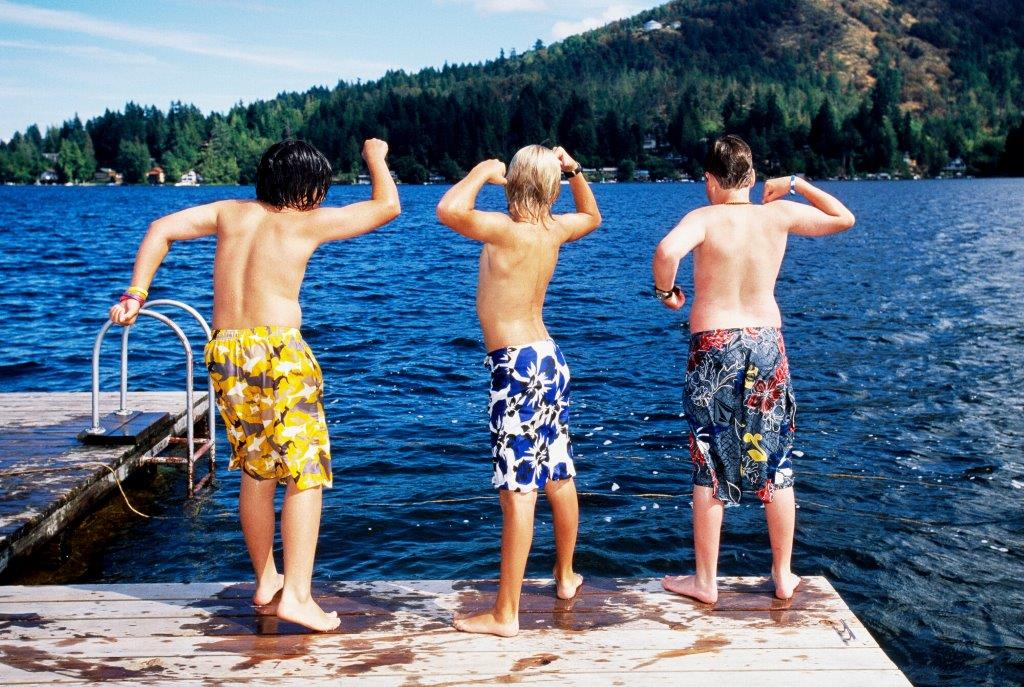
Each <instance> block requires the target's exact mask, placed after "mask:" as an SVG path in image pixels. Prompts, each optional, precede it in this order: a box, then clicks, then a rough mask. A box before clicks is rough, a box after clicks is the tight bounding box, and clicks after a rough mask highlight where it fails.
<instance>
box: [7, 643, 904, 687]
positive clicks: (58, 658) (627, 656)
mask: <svg viewBox="0 0 1024 687" xmlns="http://www.w3.org/2000/svg"><path fill="white" fill-rule="evenodd" d="M214 650H215V651H216V647H215V648H214ZM310 658H313V659H314V660H309V659H310ZM442 663H443V665H444V670H445V671H446V672H450V673H454V674H456V675H461V676H463V677H464V678H473V677H476V678H481V679H492V680H493V679H500V677H501V676H505V675H513V674H515V673H516V672H523V671H524V670H525V667H526V666H528V667H535V668H538V669H546V670H551V671H558V672H560V673H564V674H567V675H576V674H579V673H591V674H595V673H596V674H600V673H617V674H632V675H642V674H643V673H645V672H674V673H688V672H691V671H715V670H716V669H718V670H722V669H726V670H729V671H734V672H747V671H751V670H758V669H761V670H768V671H771V672H775V673H782V674H785V673H786V672H787V671H788V670H789V669H790V667H791V666H795V665H799V666H800V669H801V670H806V671H821V670H855V671H859V670H887V669H890V667H891V663H889V660H888V659H887V658H886V657H885V655H884V654H882V653H881V652H879V651H877V650H874V649H807V650H798V651H794V650H792V649H771V648H769V649H749V648H743V649H730V648H729V647H728V640H727V639H725V638H724V637H721V636H718V635H713V636H710V637H697V638H691V641H690V642H688V643H685V644H683V645H682V646H680V647H679V648H677V649H673V650H670V651H662V652H656V653H655V652H650V651H646V650H620V651H617V652H615V653H614V654H606V653H602V652H595V651H588V650H582V651H578V650H572V649H565V648H563V647H561V646H551V647H548V648H547V650H544V649H543V648H541V647H534V648H533V649H532V650H531V652H530V653H529V654H528V655H527V656H523V653H522V652H519V651H501V650H498V651H484V652H458V653H456V652H451V651H449V650H448V647H446V646H443V645H441V646H436V645H433V644H431V643H429V642H423V641H412V639H410V641H409V642H408V643H407V644H406V645H404V646H403V645H401V644H398V645H392V646H391V647H388V648H385V649H382V650H372V649H363V648H359V647H355V648H351V649H347V650H343V649H340V648H339V649H338V650H337V651H336V652H333V653H321V654H317V655H315V656H310V655H308V654H299V655H294V656H290V657H286V658H280V657H277V656H274V655H267V654H262V653H259V654H257V653H254V654H250V655H245V654H241V655H239V654H235V653H229V652H220V651H216V653H206V652H205V647H204V646H202V645H197V646H196V653H194V654H192V655H178V656H154V657H149V658H123V657H104V658H102V659H101V660H91V659H88V658H82V657H77V656H73V655H70V654H49V655H48V656H43V654H42V653H41V652H38V651H36V650H34V649H33V650H31V651H26V650H24V649H21V648H19V647H17V646H12V645H7V644H3V643H0V680H3V682H4V683H5V684H17V683H19V682H22V681H25V680H31V681H38V680H39V678H40V677H42V676H45V677H46V678H47V679H48V680H50V681H52V682H55V683H60V682H65V681H73V680H75V679H76V677H77V676H75V675H74V674H73V673H74V672H81V673H84V674H89V672H92V670H95V671H96V672H98V673H100V674H101V675H103V674H106V675H110V676H111V677H117V676H118V674H121V675H124V676H133V677H140V678H145V677H146V676H147V675H155V674H158V675H159V676H160V678H161V679H188V678H190V677H195V676H197V675H203V676H205V677H206V678H207V679H210V680H218V679H220V678H222V677H234V676H237V675H238V674H239V672H243V671H244V673H245V675H247V676H248V677H250V678H255V679H260V678H267V677H278V676H283V677H289V676H301V677H304V678H306V679H310V680H317V679H327V678H334V677H341V676H355V675H362V674H365V673H370V672H372V673H375V674H378V675H389V674H390V675H417V674H420V673H425V674H427V675H429V674H432V673H434V672H436V671H437V670H438V668H437V667H434V668H433V670H431V669H430V666H431V665H433V666H438V665H439V664H442ZM83 664H84V665H83ZM524 664H525V666H524ZM86 666H94V667H95V668H94V669H93V668H87V667H86ZM518 666H524V667H523V668H519V669H518V670H515V669H516V668H517V667H518ZM40 673H43V675H42V676H41V675H40ZM68 673H72V674H71V675H69V674H68ZM634 679H636V680H643V679H644V678H642V677H639V678H634Z"/></svg>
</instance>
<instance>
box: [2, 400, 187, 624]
mask: <svg viewBox="0 0 1024 687" xmlns="http://www.w3.org/2000/svg"><path fill="white" fill-rule="evenodd" d="M91 399H92V396H91V394H88V393H14V394H0V571H3V570H4V568H6V567H7V565H8V564H9V563H10V562H11V560H12V559H13V558H14V557H17V556H24V555H28V554H30V553H31V552H32V550H33V549H35V548H36V547H37V546H39V545H40V544H42V543H44V542H46V541H47V540H48V539H50V538H51V537H53V536H54V535H56V534H58V533H59V532H61V531H62V530H63V529H64V528H65V527H67V526H68V525H69V524H70V523H73V522H74V521H75V520H77V519H78V518H79V517H81V516H82V515H85V514H86V513H88V512H89V511H90V509H92V508H93V507H94V506H95V505H96V504H97V503H99V502H100V501H102V500H103V499H105V498H107V497H108V496H109V495H110V494H111V492H113V491H116V489H117V484H116V482H115V480H114V475H116V476H117V479H118V480H124V479H125V478H126V477H127V476H128V475H129V474H131V473H132V471H134V470H135V469H137V468H138V467H140V466H141V465H143V464H144V462H145V461H146V460H148V459H150V458H152V457H154V456H158V455H160V454H161V452H164V451H165V449H167V447H168V444H169V443H170V442H171V436H172V435H173V434H181V433H183V432H184V431H185V427H186V422H187V420H186V418H185V414H186V413H185V392H184V391H178V392H170V391H167V392H163V391H161V392H135V393H129V394H128V407H129V408H132V409H134V410H138V411H142V412H154V413H163V412H166V413H168V414H169V418H167V421H166V422H165V423H164V424H163V425H161V426H160V427H159V431H156V432H153V433H151V434H150V435H149V436H147V437H145V438H144V439H143V440H142V441H140V443H138V444H130V445H120V446H96V445H93V446H86V445H84V444H82V443H81V442H79V440H78V438H77V435H78V433H79V432H80V431H82V430H83V429H85V428H87V427H89V425H90V424H92V423H91V420H90V404H91ZM206 403H207V399H206V394H205V393H198V392H197V393H196V394H195V408H194V409H193V412H194V415H195V417H194V420H200V419H202V418H203V415H204V413H205V411H206V408H207V405H206ZM117 405H118V394H117V393H104V394H101V400H100V408H101V409H102V411H103V413H104V414H106V413H107V412H110V411H113V410H114V409H116V408H117ZM104 466H107V467H104ZM107 468H109V469H107ZM0 625H2V623H0ZM0 631H2V629H0Z"/></svg>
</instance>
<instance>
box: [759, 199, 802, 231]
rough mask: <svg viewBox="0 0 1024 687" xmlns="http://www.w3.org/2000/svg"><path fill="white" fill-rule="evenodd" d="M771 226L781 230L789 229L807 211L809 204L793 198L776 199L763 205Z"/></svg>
mask: <svg viewBox="0 0 1024 687" xmlns="http://www.w3.org/2000/svg"><path fill="white" fill-rule="evenodd" d="M761 207H762V208H763V210H764V212H765V216H766V218H767V220H768V223H769V226H770V228H772V229H778V230H779V231H789V230H790V229H791V228H792V227H793V225H794V224H795V223H796V222H798V221H799V219H800V218H801V217H802V216H804V215H805V214H806V212H807V208H808V206H807V205H804V204H803V203H798V202H796V201H793V200H774V201H772V202H771V203H767V204H765V205H762V206H761Z"/></svg>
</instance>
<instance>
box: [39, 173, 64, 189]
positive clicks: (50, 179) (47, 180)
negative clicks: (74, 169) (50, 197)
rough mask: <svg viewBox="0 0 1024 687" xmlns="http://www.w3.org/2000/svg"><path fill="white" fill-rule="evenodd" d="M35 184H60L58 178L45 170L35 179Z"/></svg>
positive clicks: (55, 174)
mask: <svg viewBox="0 0 1024 687" xmlns="http://www.w3.org/2000/svg"><path fill="white" fill-rule="evenodd" d="M36 183H37V184H43V185H44V186H51V185H53V184H58V183H60V176H59V175H58V174H57V172H55V171H53V170H52V169H47V170H45V171H44V172H43V173H42V174H40V175H39V176H38V177H37V178H36Z"/></svg>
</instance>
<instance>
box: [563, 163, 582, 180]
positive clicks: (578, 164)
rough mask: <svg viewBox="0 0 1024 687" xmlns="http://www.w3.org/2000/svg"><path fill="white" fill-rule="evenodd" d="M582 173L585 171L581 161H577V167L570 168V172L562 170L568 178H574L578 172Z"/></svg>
mask: <svg viewBox="0 0 1024 687" xmlns="http://www.w3.org/2000/svg"><path fill="white" fill-rule="evenodd" d="M582 173H583V166H582V165H581V164H580V163H578V162H577V163H576V169H573V170H570V171H568V172H562V174H564V175H565V178H566V179H572V178H573V177H574V176H576V175H577V174H582Z"/></svg>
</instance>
